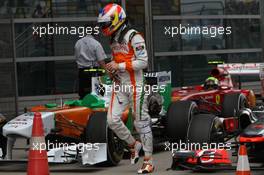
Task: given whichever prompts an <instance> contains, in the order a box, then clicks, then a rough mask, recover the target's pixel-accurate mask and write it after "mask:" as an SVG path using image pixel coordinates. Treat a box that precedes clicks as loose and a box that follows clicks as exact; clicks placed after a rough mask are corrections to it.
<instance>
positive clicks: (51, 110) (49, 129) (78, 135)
mask: <svg viewBox="0 0 264 175" xmlns="http://www.w3.org/2000/svg"><path fill="white" fill-rule="evenodd" d="M145 77H146V81H147V82H149V83H148V85H149V86H154V85H155V86H156V89H157V88H159V87H162V90H161V89H160V90H159V92H157V93H154V92H150V91H149V94H150V95H149V96H148V102H149V113H150V114H151V116H152V127H153V133H154V134H155V135H156V136H158V135H159V136H161V138H164V137H163V135H164V133H161V132H163V130H162V128H164V125H162V124H161V123H162V122H160V121H161V119H160V118H159V117H158V116H159V114H160V113H164V114H166V109H167V107H168V105H169V103H170V95H171V83H170V82H171V75H170V72H152V73H146V74H145ZM111 84H112V83H111V80H110V79H109V78H108V77H107V76H100V77H94V78H93V79H92V93H91V94H88V95H86V96H85V97H84V98H83V99H82V100H71V101H66V102H64V103H63V104H61V105H57V104H46V105H40V106H34V107H32V108H31V109H28V112H26V113H24V114H22V115H20V116H18V117H16V118H14V119H13V120H11V121H9V122H7V123H6V124H5V125H4V126H3V128H2V130H3V135H2V136H1V140H3V139H2V137H3V136H4V137H3V138H7V143H6V142H5V141H4V140H3V143H2V142H1V148H2V152H3V158H4V159H5V160H14V159H13V156H12V152H13V149H14V143H15V141H16V139H17V138H25V139H30V138H31V131H32V125H33V123H32V122H33V116H34V113H35V112H40V113H41V116H42V120H43V125H44V133H45V138H46V143H47V145H48V144H49V143H52V147H49V146H48V147H47V151H48V158H49V162H55V163H63V162H71V161H74V160H77V159H78V160H79V159H80V158H81V160H82V163H83V164H97V163H103V164H107V165H117V164H118V163H119V161H120V160H121V159H122V157H123V154H124V150H125V146H126V145H125V144H124V143H123V142H122V141H121V140H119V138H117V137H116V136H115V134H114V133H113V132H112V131H111V130H110V129H108V127H107V123H106V115H107V107H108V104H109V101H110V97H111V91H109V89H111ZM122 120H123V122H124V123H125V124H126V125H127V127H128V128H129V129H130V130H131V131H132V132H133V129H134V128H133V125H132V123H133V121H132V115H131V110H129V107H128V108H127V110H126V111H125V112H124V113H123V115H122ZM161 125H162V126H161ZM160 128H161V129H160ZM59 143H64V144H59ZM66 143H67V145H66V146H65V144H66ZM84 144H90V146H88V148H91V149H89V150H87V149H83V148H84V146H85V147H87V146H86V145H84ZM91 144H92V145H91ZM49 145H51V144H49ZM58 145H60V146H58ZM61 146H62V147H61ZM98 148H99V149H98Z"/></svg>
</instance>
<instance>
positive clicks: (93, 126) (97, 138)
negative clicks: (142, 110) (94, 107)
mask: <svg viewBox="0 0 264 175" xmlns="http://www.w3.org/2000/svg"><path fill="white" fill-rule="evenodd" d="M106 116H107V113H106V112H96V113H94V114H92V115H91V116H90V118H89V121H88V123H87V127H86V131H85V135H86V142H88V143H107V161H106V162H103V163H102V165H107V166H115V165H117V164H118V163H119V162H120V161H121V160H122V158H123V154H124V144H123V141H121V140H120V139H119V138H118V137H117V136H116V135H115V134H114V133H113V131H112V130H111V129H109V128H108V127H107V123H106Z"/></svg>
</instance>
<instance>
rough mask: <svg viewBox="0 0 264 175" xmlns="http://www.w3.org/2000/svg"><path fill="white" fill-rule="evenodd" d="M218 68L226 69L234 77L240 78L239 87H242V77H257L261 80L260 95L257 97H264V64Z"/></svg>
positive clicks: (239, 64)
mask: <svg viewBox="0 0 264 175" xmlns="http://www.w3.org/2000/svg"><path fill="white" fill-rule="evenodd" d="M217 67H219V68H224V69H225V70H226V71H228V73H229V74H230V75H231V76H232V75H235V76H239V87H241V81H240V77H242V76H256V77H259V79H260V86H261V89H260V92H259V93H260V94H259V93H257V94H256V95H257V96H261V97H262V98H263V97H264V63H227V64H218V65H217Z"/></svg>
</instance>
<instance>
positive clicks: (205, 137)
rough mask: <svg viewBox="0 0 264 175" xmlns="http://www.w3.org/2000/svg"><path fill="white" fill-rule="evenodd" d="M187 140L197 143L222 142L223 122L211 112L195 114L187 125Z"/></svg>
mask: <svg viewBox="0 0 264 175" xmlns="http://www.w3.org/2000/svg"><path fill="white" fill-rule="evenodd" d="M187 140H188V142H190V143H197V144H203V143H223V142H224V127H223V123H222V122H221V120H220V119H219V118H218V117H217V116H215V115H213V114H198V115H195V116H194V117H193V118H192V119H191V121H190V125H189V127H188V133H187Z"/></svg>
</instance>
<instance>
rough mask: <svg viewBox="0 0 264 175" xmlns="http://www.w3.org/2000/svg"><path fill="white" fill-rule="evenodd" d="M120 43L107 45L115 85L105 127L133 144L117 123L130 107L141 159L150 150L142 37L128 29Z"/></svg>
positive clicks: (145, 56) (144, 55)
mask: <svg viewBox="0 0 264 175" xmlns="http://www.w3.org/2000/svg"><path fill="white" fill-rule="evenodd" d="M123 36H124V37H123V40H122V42H121V43H119V42H118V41H113V42H112V43H111V49H112V56H113V61H115V62H116V63H118V65H119V70H118V71H117V73H116V74H117V76H118V78H119V80H120V83H119V84H114V85H113V89H112V90H113V92H112V97H111V101H110V105H109V109H108V114H107V121H108V126H109V127H110V128H111V129H112V130H113V131H114V132H115V134H116V135H117V136H118V137H119V138H120V139H122V140H124V141H126V142H127V143H128V144H129V145H132V144H133V143H135V139H134V137H133V136H132V135H131V133H130V131H129V130H128V128H127V127H126V126H125V124H124V123H123V121H122V120H121V116H122V113H123V112H124V111H125V109H126V108H127V107H128V106H130V107H131V109H132V112H133V117H134V126H135V128H136V131H137V132H138V133H139V135H140V139H141V142H142V145H143V150H144V152H145V156H151V155H152V151H153V144H152V131H151V126H150V122H151V120H150V116H149V114H148V107H147V102H146V99H147V97H146V93H145V92H144V76H143V69H145V68H147V65H148V54H147V51H146V45H145V40H144V38H143V37H142V36H141V35H140V34H139V33H137V32H136V31H135V30H133V29H130V30H128V31H127V33H126V34H124V35H123Z"/></svg>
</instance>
